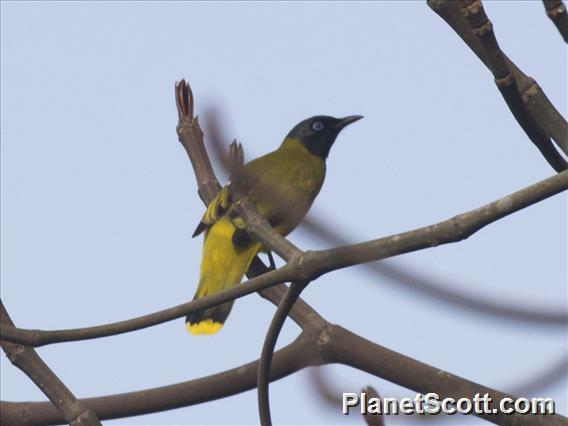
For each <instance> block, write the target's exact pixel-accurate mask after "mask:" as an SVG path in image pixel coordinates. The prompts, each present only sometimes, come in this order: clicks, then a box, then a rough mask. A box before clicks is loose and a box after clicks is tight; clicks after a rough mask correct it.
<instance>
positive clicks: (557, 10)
mask: <svg viewBox="0 0 568 426" xmlns="http://www.w3.org/2000/svg"><path fill="white" fill-rule="evenodd" d="M542 3H543V4H544V9H545V10H546V14H547V15H548V17H549V18H550V19H551V21H552V22H554V25H556V28H557V29H558V32H559V33H560V35H561V36H562V38H563V39H564V41H565V42H566V43H568V15H566V6H565V5H564V3H563V2H562V0H542Z"/></svg>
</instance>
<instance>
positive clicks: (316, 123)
mask: <svg viewBox="0 0 568 426" xmlns="http://www.w3.org/2000/svg"><path fill="white" fill-rule="evenodd" d="M312 130H313V131H314V132H320V131H322V130H323V123H322V122H321V121H319V120H316V121H314V122H313V123H312Z"/></svg>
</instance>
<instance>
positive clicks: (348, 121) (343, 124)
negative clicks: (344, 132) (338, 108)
mask: <svg viewBox="0 0 568 426" xmlns="http://www.w3.org/2000/svg"><path fill="white" fill-rule="evenodd" d="M362 118H363V116H362V115H350V116H349V117H344V118H342V119H340V120H339V121H338V122H337V124H336V125H335V128H336V129H337V131H338V132H339V131H340V130H341V129H343V128H344V127H346V126H349V125H350V124H351V123H355V122H356V121H358V120H361V119H362Z"/></svg>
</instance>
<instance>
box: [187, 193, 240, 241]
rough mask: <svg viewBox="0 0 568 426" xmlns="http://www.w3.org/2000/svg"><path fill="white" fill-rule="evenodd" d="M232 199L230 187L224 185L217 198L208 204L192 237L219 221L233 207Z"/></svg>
mask: <svg viewBox="0 0 568 426" xmlns="http://www.w3.org/2000/svg"><path fill="white" fill-rule="evenodd" d="M231 204H232V200H231V194H230V193H229V188H228V187H227V186H225V187H223V189H221V190H220V191H219V192H218V193H217V195H216V196H215V198H213V200H212V201H211V202H210V203H209V205H208V206H207V210H206V211H205V213H204V214H203V217H202V218H201V221H200V222H199V225H197V228H195V232H194V233H193V235H192V237H196V236H198V235H199V234H201V233H202V232H203V231H205V230H206V229H207V228H209V227H210V226H211V225H213V224H214V223H215V222H217V221H218V220H219V219H220V218H221V217H222V216H223V215H224V214H225V213H227V210H229V208H230V207H231Z"/></svg>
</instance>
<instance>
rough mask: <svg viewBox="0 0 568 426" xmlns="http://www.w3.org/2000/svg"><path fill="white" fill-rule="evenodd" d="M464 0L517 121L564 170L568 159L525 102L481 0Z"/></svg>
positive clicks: (474, 28) (489, 63) (465, 10)
mask: <svg viewBox="0 0 568 426" xmlns="http://www.w3.org/2000/svg"><path fill="white" fill-rule="evenodd" d="M462 4H463V11H464V14H465V15H466V17H467V19H468V21H469V23H470V25H471V29H472V30H473V32H474V33H475V35H476V36H477V38H478V39H479V42H480V43H481V46H482V48H483V51H484V53H485V57H486V58H487V65H488V67H489V70H490V71H491V72H492V73H493V76H494V77H495V84H496V85H497V88H498V89H499V92H501V95H502V96H503V99H505V102H506V103H507V106H508V107H509V109H510V110H511V112H512V113H513V116H514V117H515V119H516V120H517V123H519V125H520V126H521V128H522V129H523V130H524V131H525V133H526V134H527V136H528V137H529V139H530V140H531V142H532V143H533V144H534V145H535V146H536V147H537V148H538V150H539V151H540V152H541V154H542V155H543V157H544V158H545V159H546V161H548V163H549V164H550V165H551V166H552V168H553V169H554V170H556V171H557V172H561V171H563V170H566V169H568V162H566V160H565V159H564V158H563V157H562V155H561V154H560V153H559V152H558V151H557V150H556V148H555V147H554V144H553V143H552V140H551V139H550V136H549V135H548V132H547V131H546V129H545V128H544V126H542V125H541V124H540V123H539V122H538V121H537V120H536V119H535V118H534V117H533V116H532V115H531V113H530V112H529V110H528V108H527V106H526V104H525V102H523V99H522V97H521V94H520V92H519V89H518V87H517V82H516V80H515V76H514V75H513V73H512V71H511V68H510V66H509V63H508V61H507V58H506V57H505V55H504V53H503V52H502V51H501V48H500V47H499V43H498V42H497V38H496V37H495V32H494V31H493V24H492V23H491V21H490V20H489V18H488V17H487V14H486V13H485V10H484V9H483V4H482V3H481V0H465V1H463V2H462Z"/></svg>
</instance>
